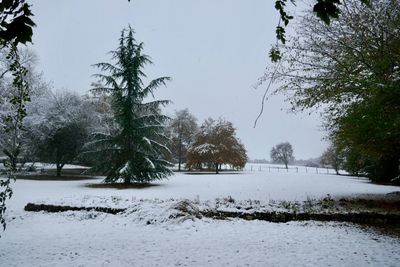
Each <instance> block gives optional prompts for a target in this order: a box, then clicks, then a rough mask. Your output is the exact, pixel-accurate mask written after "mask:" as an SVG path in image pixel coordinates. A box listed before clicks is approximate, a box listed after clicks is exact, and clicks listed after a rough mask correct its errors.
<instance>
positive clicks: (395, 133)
mask: <svg viewBox="0 0 400 267" xmlns="http://www.w3.org/2000/svg"><path fill="white" fill-rule="evenodd" d="M298 28H299V31H298V32H299V33H298V35H297V36H296V37H295V38H291V39H292V41H291V42H290V43H289V44H288V46H287V47H286V48H285V53H284V54H285V56H284V61H283V64H281V65H280V67H279V68H278V71H277V72H276V75H275V78H277V79H279V80H280V81H281V82H282V84H283V86H281V87H280V90H281V91H284V92H285V93H287V94H288V96H289V100H290V101H291V102H292V103H293V108H294V109H296V110H304V109H315V108H317V107H320V106H323V107H325V109H324V113H325V114H324V115H325V118H326V127H327V129H328V130H329V135H330V139H331V140H334V142H335V143H336V144H337V145H338V146H339V147H340V148H341V149H342V150H344V151H352V153H349V155H353V156H354V155H360V156H361V157H362V159H363V160H360V161H354V160H352V162H357V164H356V165H355V166H357V165H359V163H361V162H364V164H365V165H364V166H362V167H361V168H362V171H361V169H360V172H365V173H366V174H367V175H368V176H369V177H370V178H371V179H372V180H376V181H385V182H388V181H390V180H392V179H395V178H396V177H399V176H400V170H399V161H400V152H399V151H400V131H399V129H400V127H399V121H400V93H399V92H400V91H399V90H398V88H399V87H400V79H399V77H400V37H399V36H400V35H399V34H398V29H399V28H400V2H399V1H396V0H376V1H373V2H372V3H371V6H370V7H365V6H364V5H361V4H360V3H359V1H354V0H353V1H346V4H345V5H343V6H342V7H341V15H340V16H339V18H338V19H337V20H335V21H333V22H332V23H331V25H330V26H329V27H328V26H327V25H325V24H324V23H321V21H319V20H318V19H316V18H315V17H314V16H313V15H311V14H309V15H306V16H305V17H304V18H303V20H302V21H301V24H300V25H299V27H298ZM271 73H272V72H269V75H271ZM269 77H271V76H269Z"/></svg>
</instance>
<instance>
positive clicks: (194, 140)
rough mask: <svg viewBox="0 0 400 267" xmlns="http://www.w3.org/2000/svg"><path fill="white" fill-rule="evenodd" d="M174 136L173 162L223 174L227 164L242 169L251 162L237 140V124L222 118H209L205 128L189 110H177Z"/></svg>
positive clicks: (171, 129)
mask: <svg viewBox="0 0 400 267" xmlns="http://www.w3.org/2000/svg"><path fill="white" fill-rule="evenodd" d="M167 135H168V136H170V143H169V147H170V150H171V152H172V153H171V156H172V158H171V161H173V162H174V163H177V164H178V171H181V169H182V168H181V165H182V163H186V164H185V167H186V168H187V169H189V170H190V169H200V170H201V169H203V168H207V169H214V170H215V172H216V173H218V172H219V170H220V169H221V166H222V165H223V164H227V165H230V166H231V168H232V169H242V168H244V166H245V164H246V162H247V159H248V158H247V154H246V149H245V147H244V145H243V144H242V143H241V141H240V140H239V139H238V138H237V137H236V129H235V128H234V127H233V124H232V123H231V122H229V121H226V120H224V119H222V118H219V119H218V120H214V119H212V118H208V119H206V120H205V121H204V122H203V123H202V125H201V126H198V125H197V119H196V118H195V117H194V116H193V115H192V114H190V113H189V111H188V110H187V109H185V110H181V111H177V112H176V113H175V116H174V117H173V118H172V120H171V122H170V124H169V126H168V127H167Z"/></svg>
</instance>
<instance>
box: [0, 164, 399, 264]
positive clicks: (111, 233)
mask: <svg viewBox="0 0 400 267" xmlns="http://www.w3.org/2000/svg"><path fill="white" fill-rule="evenodd" d="M255 170H257V171H253V172H251V171H245V172H239V174H220V175H213V174H209V175H208V174H206V175H205V174H203V175H188V174H176V175H174V176H172V177H171V178H170V179H169V180H167V181H162V182H157V183H158V184H159V186H154V187H149V188H145V189H125V190H116V189H95V188H88V187H85V186H84V185H85V184H86V183H98V182H100V181H101V179H100V178H98V179H95V180H82V181H32V180H18V181H17V182H16V183H13V184H12V186H13V188H14V196H13V197H12V199H11V200H10V201H9V202H8V209H7V223H8V225H7V230H6V231H5V232H3V233H2V237H1V238H0V266H27V265H29V266H205V265H207V266H329V265H330V266H365V265H370V266H396V265H398V263H399V262H400V261H399V260H400V254H399V253H398V248H399V247H400V239H399V238H398V237H391V236H388V235H384V234H381V233H379V232H376V231H375V230H373V229H370V228H362V227H360V226H356V225H353V224H343V223H334V222H331V223H320V222H291V223H285V224H282V223H281V224H276V223H268V222H262V221H243V220H236V219H235V220H225V221H218V220H211V219H205V218H203V219H195V217H193V216H191V214H192V213H195V212H196V209H197V208H206V207H207V205H214V206H215V205H216V203H218V201H219V200H216V198H218V199H223V198H228V196H230V197H231V198H232V199H234V200H235V201H237V202H240V201H246V200H247V201H248V200H249V199H250V200H257V201H259V202H260V203H268V201H271V200H306V199H307V198H320V197H325V196H326V195H327V194H330V195H331V196H332V197H340V196H346V195H355V194H365V193H368V194H385V193H389V192H393V191H400V187H395V186H382V185H374V184H371V183H369V182H368V181H367V180H366V179H363V178H356V177H346V176H336V175H330V174H329V175H327V174H321V173H319V174H317V173H301V172H298V173H296V172H294V171H293V170H292V171H291V172H282V171H280V172H277V170H275V171H272V170H271V171H269V170H266V169H265V168H264V169H262V171H258V168H255ZM182 199H189V200H191V203H195V204H196V205H193V206H190V207H189V208H190V210H189V211H188V213H186V214H183V215H185V216H180V215H182V214H178V213H177V210H176V205H178V204H179V203H181V201H182ZM28 202H35V203H47V204H63V205H73V206H107V207H120V208H128V211H127V212H125V213H123V214H119V215H111V214H104V213H98V212H64V213H56V214H54V213H53V214H48V213H44V212H39V213H33V212H25V211H23V207H24V206H25V205H26V203H28ZM210 203H211V204H210Z"/></svg>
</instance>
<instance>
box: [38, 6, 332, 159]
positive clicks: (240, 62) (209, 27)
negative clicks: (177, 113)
mask: <svg viewBox="0 0 400 267" xmlns="http://www.w3.org/2000/svg"><path fill="white" fill-rule="evenodd" d="M31 3H32V4H33V7H32V9H33V12H34V14H35V18H34V20H35V22H36V24H37V27H36V28H35V30H34V38H33V42H34V45H33V50H34V51H35V52H36V53H37V54H38V56H39V59H40V60H39V66H38V69H39V70H43V72H44V76H45V78H46V79H47V80H51V81H52V82H53V85H54V87H55V88H56V89H60V88H65V89H68V90H73V91H77V92H79V93H82V94H83V93H86V92H87V91H88V90H89V89H90V84H91V83H92V82H93V81H94V79H93V78H92V77H91V75H92V74H94V73H96V72H97V70H96V69H94V68H93V67H91V65H92V64H94V63H97V62H101V61H109V59H110V55H109V54H107V52H108V51H110V50H114V49H115V48H116V47H117V45H118V38H119V36H120V32H121V30H122V29H123V28H124V27H127V26H128V25H129V24H130V25H131V26H132V27H133V28H134V29H135V31H136V33H137V34H136V39H137V41H142V42H144V44H145V50H144V52H145V53H146V54H148V55H150V56H151V58H152V60H153V62H154V65H152V66H149V67H148V68H147V69H146V72H147V74H148V77H149V78H156V77H159V76H171V77H172V79H173V80H172V81H171V82H170V83H169V84H168V86H167V87H166V88H160V89H159V90H158V91H157V92H156V94H155V95H156V98H158V99H170V100H172V101H173V104H172V105H170V106H169V107H167V108H166V110H165V111H166V113H168V114H172V113H173V111H174V110H176V109H183V108H189V110H190V112H191V113H193V114H194V115H195V116H196V117H197V118H198V119H199V122H202V121H203V120H204V119H205V118H207V117H213V118H218V117H219V116H222V117H224V118H226V119H227V120H229V121H232V122H233V123H234V125H235V126H236V128H237V133H238V136H239V137H240V138H241V140H242V142H243V143H244V145H245V146H246V148H247V150H248V155H249V157H250V158H267V159H269V151H270V150H271V148H272V146H274V145H275V144H277V143H279V142H283V141H289V142H291V143H292V145H293V148H294V152H295V157H296V158H297V159H300V158H303V159H306V158H310V157H316V156H319V155H320V154H321V153H322V152H323V150H324V149H325V147H326V143H325V142H324V141H322V137H323V136H324V132H323V131H322V130H321V127H320V126H319V125H320V124H321V122H320V119H319V117H318V116H317V115H311V116H309V115H308V114H307V113H304V114H297V115H294V114H288V113H287V112H286V110H287V109H288V107H289V106H288V104H287V103H285V102H284V98H283V97H282V96H275V97H273V98H272V99H270V100H268V102H267V103H266V107H265V111H264V114H263V116H262V118H261V119H260V121H259V123H258V126H257V128H255V129H253V123H254V119H255V118H256V117H257V115H258V112H259V109H260V102H261V97H262V95H263V90H264V88H265V86H266V85H265V86H263V87H261V88H259V89H257V90H255V89H253V88H252V85H254V84H255V83H256V82H257V79H258V78H259V77H260V76H261V75H262V74H263V70H264V67H265V66H266V64H267V63H268V62H269V59H268V50H269V48H270V47H271V44H272V43H274V42H275V33H274V32H275V27H276V24H277V21H278V14H277V12H276V11H275V10H274V8H273V1H271V0H251V1H248V0H247V1H246V0H202V1H200V0H197V1H194V0H132V1H131V2H130V3H128V1H127V0H119V1H115V0H114V1H111V0H109V1H107V0H85V1H82V0H81V1H78V0H58V1H54V0H32V1H31Z"/></svg>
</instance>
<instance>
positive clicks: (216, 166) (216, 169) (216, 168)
mask: <svg viewBox="0 0 400 267" xmlns="http://www.w3.org/2000/svg"><path fill="white" fill-rule="evenodd" d="M218 165H219V164H218V163H215V173H216V174H218V173H219V169H218Z"/></svg>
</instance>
